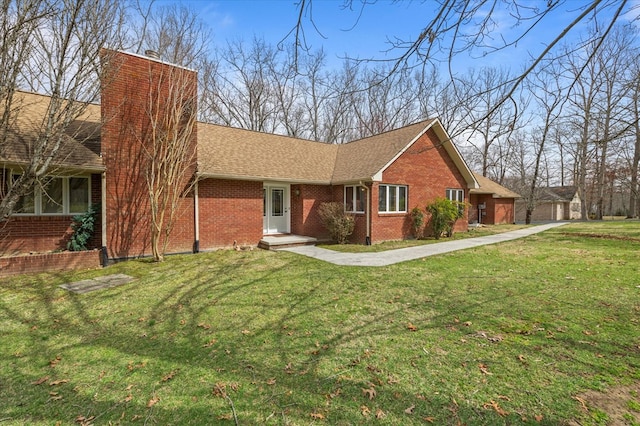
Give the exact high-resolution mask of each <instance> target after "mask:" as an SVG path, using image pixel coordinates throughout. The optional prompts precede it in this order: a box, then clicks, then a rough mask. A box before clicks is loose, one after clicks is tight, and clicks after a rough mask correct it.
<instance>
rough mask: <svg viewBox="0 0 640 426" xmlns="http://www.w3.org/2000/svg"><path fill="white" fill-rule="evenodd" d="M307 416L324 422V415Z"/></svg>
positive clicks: (313, 414) (312, 414)
mask: <svg viewBox="0 0 640 426" xmlns="http://www.w3.org/2000/svg"><path fill="white" fill-rule="evenodd" d="M309 415H310V416H311V418H312V419H315V420H324V414H322V413H311V414H309Z"/></svg>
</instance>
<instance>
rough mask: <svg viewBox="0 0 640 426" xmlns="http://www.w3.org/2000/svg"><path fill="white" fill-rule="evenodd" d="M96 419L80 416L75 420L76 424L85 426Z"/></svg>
mask: <svg viewBox="0 0 640 426" xmlns="http://www.w3.org/2000/svg"><path fill="white" fill-rule="evenodd" d="M95 418H96V416H89V417H85V416H78V417H76V418H75V422H76V423H79V424H81V425H83V426H84V425H89V424H91V421H92V420H93V419H95Z"/></svg>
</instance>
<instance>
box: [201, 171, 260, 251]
mask: <svg viewBox="0 0 640 426" xmlns="http://www.w3.org/2000/svg"><path fill="white" fill-rule="evenodd" d="M262 189H263V184H262V182H256V181H241V180H225V179H205V180H202V181H200V182H199V183H198V204H199V210H200V213H199V214H200V227H199V230H200V249H201V250H211V249H216V248H224V247H227V248H228V247H232V246H233V244H234V241H235V242H236V243H237V244H238V245H241V246H244V245H249V246H256V245H257V244H258V242H259V241H260V239H261V238H262V210H263V208H262V202H263V201H262V198H263V196H262Z"/></svg>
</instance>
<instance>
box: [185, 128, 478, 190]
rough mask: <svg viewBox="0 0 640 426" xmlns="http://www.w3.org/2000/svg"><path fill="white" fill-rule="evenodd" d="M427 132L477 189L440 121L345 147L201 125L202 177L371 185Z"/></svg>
mask: <svg viewBox="0 0 640 426" xmlns="http://www.w3.org/2000/svg"><path fill="white" fill-rule="evenodd" d="M429 129H433V130H434V131H435V132H436V134H437V136H438V137H439V138H440V139H441V140H442V142H443V145H444V147H445V149H446V150H447V151H448V152H449V154H450V155H451V157H452V158H453V160H454V162H455V163H456V165H457V166H458V167H459V168H460V170H461V172H462V174H463V176H464V177H465V180H466V181H467V183H468V184H469V186H470V187H475V186H476V181H475V180H474V178H473V175H472V173H471V171H470V170H469V168H468V167H467V165H466V163H465V162H464V160H463V159H462V157H461V156H460V153H459V152H458V150H457V149H456V148H455V146H454V145H453V144H452V143H451V142H450V141H449V139H448V137H447V136H446V133H445V132H444V129H442V126H441V125H440V122H439V121H438V120H437V119H432V120H427V121H423V122H419V123H416V124H412V125H409V126H406V127H402V128H400V129H397V130H392V131H388V132H385V133H381V134H379V135H376V136H371V137H368V138H364V139H360V140H357V141H354V142H350V143H346V144H341V145H333V144H326V143H320V142H314V141H309V140H302V139H296V138H291V137H286V136H279V135H273V134H267V133H260V132H253V131H249V130H243V129H237V128H231V127H226V126H219V125H213V124H205V123H198V173H199V174H200V175H201V176H203V177H216V178H229V179H254V180H278V181H284V182H298V183H315V184H324V185H327V184H340V183H348V182H358V181H372V180H376V179H379V178H380V174H381V173H382V172H383V171H384V169H385V168H386V167H388V166H389V164H391V163H392V162H393V161H395V159H396V158H397V157H398V156H399V155H401V154H402V153H403V152H404V151H405V150H406V149H407V148H408V147H410V146H411V144H413V142H415V141H416V140H417V139H418V138H419V137H420V136H421V135H422V134H424V133H425V132H427V131H428V130H429Z"/></svg>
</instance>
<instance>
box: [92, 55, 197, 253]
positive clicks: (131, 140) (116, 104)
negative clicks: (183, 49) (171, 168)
mask: <svg viewBox="0 0 640 426" xmlns="http://www.w3.org/2000/svg"><path fill="white" fill-rule="evenodd" d="M101 56H102V60H103V66H104V67H105V69H104V72H103V74H104V76H103V81H102V92H101V114H102V132H101V152H102V156H103V160H104V164H105V166H106V172H105V175H104V177H103V201H102V202H103V216H104V219H105V221H104V222H105V224H104V226H103V246H104V247H103V250H105V253H106V254H107V256H108V257H109V258H110V259H120V258H128V257H139V256H145V255H149V254H150V247H151V239H150V238H151V233H150V229H151V228H150V227H151V218H150V209H149V205H150V204H149V190H148V186H147V179H146V175H147V171H148V168H149V167H150V165H151V164H150V163H151V160H150V156H149V149H148V148H149V143H150V140H151V138H152V137H153V136H152V132H153V126H152V123H153V118H152V116H154V115H156V116H157V115H158V114H160V115H161V114H163V113H164V111H165V109H166V108H169V107H170V106H171V102H176V100H175V99H176V96H175V95H176V93H175V92H176V88H177V87H179V90H180V91H181V94H180V97H179V102H189V105H190V108H191V109H192V111H193V113H194V114H195V111H196V101H197V74H196V72H195V71H193V70H189V69H186V68H183V67H180V66H177V65H173V64H168V63H165V62H163V61H161V60H160V59H158V58H157V57H153V55H150V56H142V55H136V54H131V53H124V52H117V51H113V50H107V49H104V50H103V51H102V52H101ZM192 125H193V131H192V133H191V143H192V149H193V150H194V152H195V149H196V141H197V133H196V127H197V126H195V121H194V122H192ZM189 167H191V168H192V170H191V172H190V174H191V175H192V174H193V172H195V158H194V164H193V165H189ZM190 177H191V176H188V177H187V178H185V182H180V185H187V183H188V182H187V181H188V180H189V178H190ZM194 229H195V225H194V202H193V197H192V196H187V197H183V198H182V199H181V200H180V206H179V209H178V215H177V219H176V226H175V228H174V230H173V232H172V234H171V237H170V239H169V246H168V250H167V251H168V252H188V251H191V250H192V248H193V244H194V232H195V231H194Z"/></svg>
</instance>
